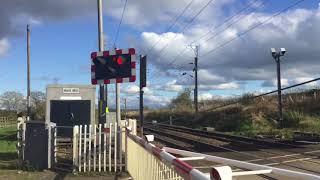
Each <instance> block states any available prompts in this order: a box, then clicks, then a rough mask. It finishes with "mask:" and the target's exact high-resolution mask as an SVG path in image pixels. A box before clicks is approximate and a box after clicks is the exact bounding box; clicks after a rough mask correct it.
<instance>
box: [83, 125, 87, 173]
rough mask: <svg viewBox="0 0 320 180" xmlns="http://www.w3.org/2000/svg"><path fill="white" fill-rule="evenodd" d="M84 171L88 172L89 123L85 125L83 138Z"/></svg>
mask: <svg viewBox="0 0 320 180" xmlns="http://www.w3.org/2000/svg"><path fill="white" fill-rule="evenodd" d="M83 140H84V142H83V172H86V168H87V125H86V124H85V125H84V138H83Z"/></svg>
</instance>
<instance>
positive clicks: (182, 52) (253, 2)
mask: <svg viewBox="0 0 320 180" xmlns="http://www.w3.org/2000/svg"><path fill="white" fill-rule="evenodd" d="M256 1H257V0H253V1H251V2H250V3H248V4H247V5H246V6H245V7H243V8H242V9H240V10H239V11H237V13H235V14H234V15H232V16H230V17H228V18H227V19H226V20H225V21H223V22H222V23H220V24H219V25H217V26H215V27H214V28H213V29H210V30H208V32H207V33H205V34H204V35H203V36H201V37H200V38H199V39H195V40H193V41H192V42H190V43H189V44H194V43H196V42H197V41H200V40H201V39H203V38H204V37H206V36H207V35H209V34H210V33H214V32H215V30H216V29H218V28H219V27H221V26H223V25H224V24H226V23H227V22H229V21H231V20H232V19H234V18H235V17H237V15H240V14H241V13H243V12H244V11H245V10H247V9H249V8H250V7H251V6H252V5H254V4H255V2H256ZM266 1H269V0H266ZM266 1H264V3H261V4H260V5H259V6H261V5H263V4H265V2H266ZM253 10H254V9H253ZM253 10H252V11H251V12H253ZM246 16H248V15H246ZM246 16H242V17H241V16H240V18H239V19H237V20H236V21H234V22H238V21H239V20H241V19H243V18H245V17H246ZM232 24H235V23H232ZM228 27H230V26H228ZM221 33H222V32H220V33H219V34H221ZM187 49H188V46H186V47H185V48H183V49H182V50H181V51H180V52H179V53H178V54H177V55H176V56H175V57H174V58H173V60H172V61H171V62H170V63H168V66H171V65H172V64H173V63H175V62H176V61H177V59H178V58H179V57H180V56H181V55H182V54H184V53H185V52H186V50H187Z"/></svg>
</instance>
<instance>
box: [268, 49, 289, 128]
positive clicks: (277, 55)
mask: <svg viewBox="0 0 320 180" xmlns="http://www.w3.org/2000/svg"><path fill="white" fill-rule="evenodd" d="M285 52H286V49H285V48H280V52H277V51H276V50H275V48H271V54H272V57H273V58H274V60H275V62H276V63H277V82H278V83H277V84H278V111H279V121H280V128H281V129H282V128H283V115H282V93H281V70H280V57H281V56H284V54H285Z"/></svg>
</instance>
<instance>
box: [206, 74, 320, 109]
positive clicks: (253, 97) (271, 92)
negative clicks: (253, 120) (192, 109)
mask: <svg viewBox="0 0 320 180" xmlns="http://www.w3.org/2000/svg"><path fill="white" fill-rule="evenodd" d="M319 80H320V78H315V79H312V80H309V81H305V82H302V83H298V84H294V85H291V86H288V87H285V88H282V89H281V91H283V90H287V89H291V88H294V87H298V86H302V85H305V84H309V83H312V82H315V81H319ZM276 92H278V90H274V91H270V92H267V93H263V94H259V95H256V96H252V97H250V98H249V99H256V98H259V97H262V96H266V95H269V94H273V93H276ZM239 102H241V100H239V101H236V102H231V103H228V104H224V105H221V106H217V107H213V108H209V109H206V110H204V111H202V112H207V111H212V110H215V109H220V108H223V107H226V106H230V105H234V104H238V103H239Z"/></svg>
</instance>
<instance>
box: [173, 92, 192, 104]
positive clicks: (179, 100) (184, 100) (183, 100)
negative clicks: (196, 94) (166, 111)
mask: <svg viewBox="0 0 320 180" xmlns="http://www.w3.org/2000/svg"><path fill="white" fill-rule="evenodd" d="M190 94H191V90H190V89H185V90H184V91H183V92H181V93H180V94H178V96H177V97H176V98H175V99H172V101H171V104H170V105H171V107H173V108H191V107H192V100H191V98H190Z"/></svg>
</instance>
